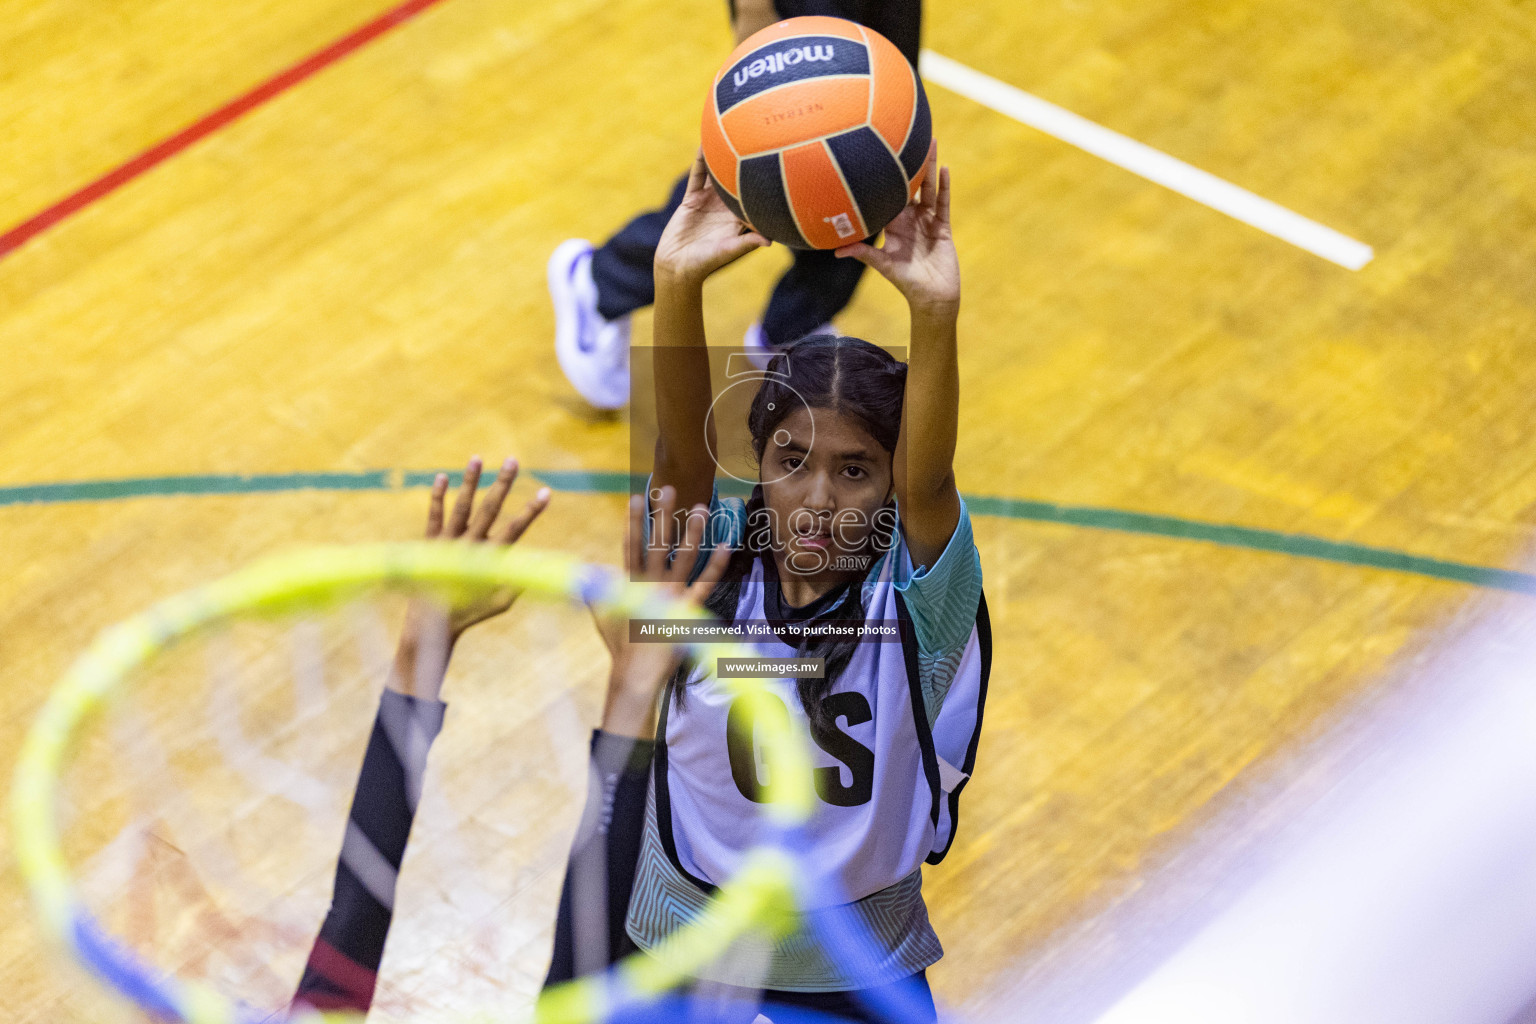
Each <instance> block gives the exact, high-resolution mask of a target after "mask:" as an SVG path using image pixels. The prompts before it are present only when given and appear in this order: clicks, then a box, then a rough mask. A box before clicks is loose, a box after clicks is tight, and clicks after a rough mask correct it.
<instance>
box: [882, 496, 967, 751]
mask: <svg viewBox="0 0 1536 1024" xmlns="http://www.w3.org/2000/svg"><path fill="white" fill-rule="evenodd" d="M896 589H897V590H899V591H901V595H902V597H903V598H904V599H905V601H906V605H907V611H908V612H910V613H911V615H912V627H913V629H914V630H915V631H916V633H917V648H918V669H919V674H920V675H921V679H920V683H921V685H922V691H923V703H924V705H926V707H927V711H928V719H929V721H932V720H933V718H934V717H935V716H936V715H938V713H939V709H940V708H941V707H942V706H943V704H944V696H945V694H947V693H948V692H949V686H950V684H951V683H952V682H954V679H955V671H956V670H957V669H958V668H959V667H960V658H961V656H962V655H963V654H964V653H965V645H966V644H967V643H968V642H969V641H970V638H971V630H972V629H973V628H974V627H975V625H976V609H977V607H978V606H979V605H980V603H981V553H980V552H978V551H977V550H976V538H975V536H974V535H973V534H972V532H971V513H970V510H969V509H967V508H966V507H965V499H964V498H961V499H960V521H959V522H958V523H956V524H955V532H954V533H953V534H951V535H950V538H949V543H948V544H947V545H945V547H944V551H943V553H942V554H940V555H939V558H938V561H936V562H934V563H933V565H932V566H918V567H917V568H916V569H914V570H913V572H912V575H911V576H910V577H909V578H908V579H906V580H905V581H899V582H897V584H896Z"/></svg>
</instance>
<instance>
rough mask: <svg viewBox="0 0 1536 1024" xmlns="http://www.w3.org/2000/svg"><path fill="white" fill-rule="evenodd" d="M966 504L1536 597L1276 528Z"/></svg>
mask: <svg viewBox="0 0 1536 1024" xmlns="http://www.w3.org/2000/svg"><path fill="white" fill-rule="evenodd" d="M965 503H966V506H967V507H968V508H970V510H971V511H972V512H973V513H975V514H977V515H984V516H999V517H1001V518H1004V519H1026V520H1030V521H1032V522H1037V523H1063V524H1065V525H1068V526H1086V527H1089V528H1091V529H1095V530H1116V531H1119V532H1121V533H1139V534H1149V535H1152V536H1158V537H1177V538H1179V539H1180V540H1201V541H1206V542H1208V543H1211V544H1223V545H1226V546H1227V547H1234V548H1247V549H1248V550H1250V551H1272V552H1276V553H1278V554H1284V555H1294V556H1296V557H1299V558H1315V559H1319V560H1321V561H1325V562H1339V563H1342V564H1344V565H1359V566H1365V567H1368V568H1372V569H1387V570H1389V571H1392V572H1406V573H1412V574H1414V575H1416V576H1429V577H1432V578H1434V579H1440V580H1452V581H1455V582H1457V583H1470V584H1472V585H1473V586H1478V587H1488V588H1490V589H1493V590H1510V591H1514V592H1516V593H1522V594H1536V575H1532V574H1530V573H1524V572H1515V571H1514V570H1511V569H1490V568H1487V567H1485V566H1480V565H1467V564H1465V563H1462V562H1447V561H1445V560H1443V559H1439V558H1426V557H1424V556H1422V555H1411V554H1408V553H1407V552H1405V551H1394V550H1392V549H1390V548H1376V547H1370V546H1368V545H1365V544H1349V543H1345V542H1343V541H1336V540H1324V539H1323V538H1321V537H1311V536H1308V535H1307V534H1304V533H1281V532H1279V531H1278V530H1259V529H1255V528H1253V527H1249V526H1230V525H1223V524H1220V523H1202V522H1198V521H1196V520H1193V519H1175V518H1173V517H1172V516H1156V515H1150V514H1148V513H1145V512H1126V511H1122V510H1120V509H1113V508H1094V507H1092V506H1088V505H1053V504H1050V503H1048V502H1043V501H1021V500H1019V499H1017V498H991V497H986V496H984V495H970V494H968V495H966V496H965Z"/></svg>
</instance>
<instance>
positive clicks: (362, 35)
mask: <svg viewBox="0 0 1536 1024" xmlns="http://www.w3.org/2000/svg"><path fill="white" fill-rule="evenodd" d="M442 2H443V0H406V2H405V3H403V4H401V5H400V6H398V7H396V8H394V9H392V10H390V11H386V12H385V13H384V14H382V15H380V16H379V17H377V18H375V19H374V20H373V21H370V22H368V23H367V24H366V25H364V26H362V27H361V28H358V29H355V30H354V31H352V32H350V33H348V34H347V35H345V36H342V37H341V38H340V39H338V40H336V41H335V42H334V43H332V44H330V45H329V46H327V47H325V48H324V49H323V50H318V51H316V52H315V53H312V54H310V55H309V56H308V57H305V58H304V59H303V60H301V61H299V62H298V63H297V64H295V65H293V66H292V67H290V68H288V69H287V70H286V71H282V72H279V73H278V74H277V75H274V76H273V77H272V78H269V79H267V80H266V81H265V82H263V83H261V84H260V85H258V86H257V87H256V88H254V89H252V90H251V91H250V92H248V93H246V94H245V95H244V96H241V97H239V98H237V99H235V100H232V101H231V102H229V103H226V104H225V105H224V106H222V107H220V108H219V109H218V110H215V111H214V112H213V113H211V114H208V115H206V116H204V117H203V118H201V119H200V120H198V121H196V122H194V123H193V124H191V125H188V126H187V127H186V128H183V129H182V130H181V131H179V132H177V133H176V134H175V135H172V136H171V137H170V138H167V139H162V140H161V141H159V142H157V143H156V144H155V145H153V146H151V147H150V148H149V149H146V150H145V151H144V152H142V153H140V154H139V155H138V156H136V157H134V158H133V159H132V160H129V161H128V162H127V163H125V164H120V165H119V166H117V167H114V168H113V169H112V170H110V171H108V172H107V173H106V174H103V175H102V176H101V177H99V178H97V179H96V180H95V181H93V182H91V183H90V184H89V185H87V186H85V187H84V188H82V189H81V190H80V191H78V192H76V193H74V194H73V195H70V196H66V197H65V198H63V199H61V200H59V201H58V202H57V203H54V204H53V205H52V206H50V207H48V209H46V210H44V211H43V212H42V213H39V214H37V215H36V216H34V217H31V218H30V219H28V220H25V221H22V222H21V223H20V224H18V225H16V226H15V227H13V228H11V229H10V230H9V231H7V232H6V233H5V234H3V235H0V259H4V258H5V257H6V256H7V255H9V254H10V253H12V252H14V251H15V250H16V249H19V248H20V247H21V246H23V245H25V244H26V243H27V242H29V241H31V240H32V239H33V238H35V237H37V236H38V235H40V234H42V233H43V232H44V231H47V230H48V229H49V228H51V227H53V226H54V225H55V224H57V223H59V222H60V221H62V220H65V219H67V218H69V217H71V216H73V215H74V214H76V213H79V212H80V211H81V210H83V209H85V208H86V207H87V206H90V205H91V204H92V203H94V202H96V201H97V200H98V199H101V198H103V197H104V196H107V195H110V194H111V193H113V192H115V191H116V190H117V189H119V188H121V187H122V186H124V185H126V184H127V183H128V182H130V181H132V180H133V179H134V178H137V177H138V176H139V175H141V174H143V173H144V172H145V171H148V170H150V169H151V168H153V167H155V166H157V165H158V164H160V163H162V162H164V161H165V160H168V159H170V158H171V157H173V156H175V155H176V154H177V153H180V152H181V151H182V150H184V149H186V148H187V147H188V146H190V145H192V144H193V143H194V142H197V141H198V140H199V139H202V138H204V137H206V136H208V135H212V134H213V133H214V132H216V131H218V130H219V129H220V128H223V127H224V126H225V125H227V124H229V123H230V122H231V121H234V120H235V119H236V118H238V117H240V116H241V115H242V114H246V113H249V112H250V111H252V110H255V109H256V108H257V107H259V106H261V105H262V104H263V103H266V102H267V101H268V100H270V99H273V98H274V97H276V96H279V95H281V94H282V93H284V92H287V91H288V90H289V89H291V88H293V87H294V86H295V85H298V84H299V83H300V82H302V81H304V80H305V79H306V78H308V77H309V76H310V75H313V74H314V73H315V72H317V71H319V70H321V69H322V68H325V67H327V66H329V65H331V64H334V63H336V62H337V61H338V60H341V58H343V57H345V56H346V55H347V54H349V53H352V52H353V51H354V50H357V49H360V48H361V47H363V46H366V45H367V44H368V43H371V42H373V40H375V39H377V38H378V37H379V36H381V35H383V34H384V33H386V32H388V31H389V30H390V29H392V28H394V27H395V26H397V25H400V24H403V23H404V22H406V21H409V20H410V19H411V18H414V17H415V16H416V15H418V14H420V13H421V12H422V11H424V10H426V9H427V8H428V7H432V6H434V5H436V4H439V3H442Z"/></svg>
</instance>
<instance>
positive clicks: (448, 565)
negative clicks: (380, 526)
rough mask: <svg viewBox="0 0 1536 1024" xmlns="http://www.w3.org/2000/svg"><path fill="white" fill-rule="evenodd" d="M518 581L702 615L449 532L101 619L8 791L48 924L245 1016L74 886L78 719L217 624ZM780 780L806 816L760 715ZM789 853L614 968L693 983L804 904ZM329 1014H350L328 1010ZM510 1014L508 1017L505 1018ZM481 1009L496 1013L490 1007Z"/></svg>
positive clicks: (785, 760)
mask: <svg viewBox="0 0 1536 1024" xmlns="http://www.w3.org/2000/svg"><path fill="white" fill-rule="evenodd" d="M486 587H513V588H516V589H518V590H520V591H524V592H526V593H529V594H533V595H535V596H538V597H542V598H566V599H573V600H583V601H587V602H589V603H593V604H597V605H599V606H601V607H603V608H605V609H606V610H611V611H612V612H614V613H616V614H624V615H630V616H633V617H636V618H641V617H643V618H707V617H708V615H707V614H706V613H705V612H702V611H700V610H699V609H696V608H694V607H693V606H691V605H689V604H686V603H684V602H670V603H666V602H659V601H658V600H657V599H656V598H655V597H654V596H653V595H652V594H651V588H649V587H646V586H644V585H639V584H634V583H629V582H627V581H625V580H623V579H622V578H621V577H620V576H619V575H618V574H617V573H616V572H614V571H612V570H608V569H603V568H600V567H596V566H590V565H585V564H583V563H581V562H578V561H576V560H575V559H573V558H570V557H569V556H565V555H560V554H555V553H552V552H546V551H537V550H530V549H526V548H502V547H493V546H488V545H470V544H449V543H441V542H437V543H428V542H416V543H403V544H373V545H356V546H348V547H324V548H313V549H308V550H301V551H295V552H290V553H286V554H281V555H276V556H273V557H270V558H266V559H263V560H261V561H259V562H256V563H254V564H252V565H250V566H248V567H247V568H245V569H242V570H240V571H238V572H235V573H233V574H231V575H229V576H226V577H225V578H223V579H221V580H218V581H216V582H214V583H210V584H208V585H206V586H203V587H199V588H197V589H195V590H191V591H187V592H186V593H183V594H179V595H177V596H175V597H171V598H167V599H166V600H164V601H161V602H160V603H158V604H156V605H155V606H154V607H152V608H150V609H149V610H147V611H145V612H143V613H141V614H140V615H137V616H135V617H134V618H132V619H129V620H127V621H126V622H123V623H120V624H118V625H116V626H113V627H111V628H110V629H107V630H106V631H104V632H103V633H102V634H101V635H100V636H99V637H98V638H97V639H96V641H95V642H94V643H93V644H92V645H91V647H90V648H89V649H88V650H87V651H86V652H85V653H84V654H83V655H81V657H80V658H79V660H77V661H76V662H75V664H74V665H73V666H72V667H71V668H70V670H69V671H68V672H67V673H66V674H65V676H64V678H63V679H62V680H60V682H59V684H58V685H57V686H56V687H55V689H54V691H53V693H52V695H51V696H50V697H49V699H48V702H47V704H46V705H45V706H44V707H43V710H42V712H41V714H39V716H38V718H37V720H36V721H35V722H34V723H33V725H32V728H31V730H30V731H29V732H28V734H27V738H26V741H25V743H24V744H23V745H22V750H21V756H20V759H19V760H18V762H17V765H16V774H15V778H14V780H13V784H12V794H11V831H12V838H13V841H14V843H15V847H16V859H17V863H18V865H19V866H20V869H21V873H22V876H23V878H24V879H25V881H26V883H27V886H28V888H29V889H30V891H31V893H32V899H33V903H34V905H35V906H36V908H37V912H38V915H39V916H40V917H41V919H42V923H43V926H44V928H45V930H46V931H47V932H48V934H49V936H50V937H51V938H52V939H53V940H54V941H55V942H57V943H59V944H61V945H63V946H64V947H65V948H66V949H68V950H69V952H70V953H71V954H73V955H74V956H75V957H76V958H77V959H78V960H80V961H81V962H82V963H83V964H84V965H85V966H86V967H87V968H89V969H90V970H91V971H92V972H93V973H95V974H96V975H97V976H98V977H99V978H101V979H102V980H103V981H105V982H107V983H109V984H111V985H112V986H113V987H114V988H115V989H117V991H118V993H119V994H120V995H121V996H122V997H124V998H126V999H129V1000H131V1001H133V1002H134V1003H135V1004H137V1005H138V1006H139V1007H140V1008H143V1009H149V1010H151V1012H156V1011H158V1012H160V1013H161V1014H163V1013H164V1012H165V1011H167V1010H169V1011H170V1012H171V1013H173V1014H175V1015H176V1016H178V1017H180V1019H182V1020H185V1021H188V1022H189V1024H237V1022H240V1021H242V1020H243V1019H244V1017H243V1015H242V1013H241V1011H240V1008H239V1006H238V1005H237V1004H236V1003H235V1002H234V1001H233V1000H231V999H230V998H228V997H227V996H225V995H223V994H222V993H220V992H218V991H216V990H214V989H213V988H211V987H209V986H207V985H205V984H202V983H200V982H186V981H181V980H178V979H175V978H165V979H158V978H156V977H155V976H154V975H153V973H152V972H151V971H150V970H147V969H146V968H145V965H142V964H139V963H138V962H137V960H136V958H134V957H133V955H132V954H131V953H129V952H128V951H127V950H126V949H125V948H124V947H122V946H120V945H118V944H117V943H115V942H113V941H112V940H111V939H110V937H108V936H106V935H105V934H104V933H102V932H101V930H100V929H99V927H97V926H96V924H95V921H94V919H93V918H92V917H91V915H90V913H89V912H88V911H87V910H86V908H85V907H84V906H83V904H82V903H81V902H80V899H79V897H78V895H77V893H76V892H75V888H74V885H73V884H72V882H71V880H70V874H69V868H68V865H67V864H66V863H65V861H64V855H63V852H62V850H61V848H60V843H59V832H58V821H57V818H56V816H55V807H56V802H57V801H56V796H57V790H58V783H59V774H60V770H61V768H62V767H63V763H64V760H65V758H66V756H67V754H68V751H69V746H70V743H71V741H72V740H73V738H74V736H75V734H76V732H77V730H78V729H79V728H80V726H81V724H82V723H83V722H84V721H85V720H86V719H87V718H88V717H89V716H90V715H91V714H93V713H94V712H95V711H96V710H97V709H98V708H99V707H100V705H101V702H102V700H103V699H104V698H105V697H106V696H108V695H109V694H110V693H111V692H112V691H113V689H115V688H116V687H117V686H118V685H119V684H121V683H122V682H123V680H124V679H125V678H127V676H128V674H129V673H131V672H132V671H134V670H135V669H136V668H138V667H139V666H141V665H143V664H144V663H145V662H147V661H149V660H150V659H151V658H153V657H154V656H155V655H156V654H158V653H159V652H160V651H162V650H164V649H165V648H166V647H168V646H169V645H170V644H172V643H173V642H174V641H176V640H179V639H181V638H184V637H187V636H189V635H191V634H194V633H196V632H198V631H200V630H203V629H206V628H209V627H211V626H214V625H216V624H218V623H220V622H223V621H226V620H229V619H235V618H244V617H261V616H265V615H278V614H285V613H292V612H297V611H302V610H304V609H306V608H320V607H324V606H327V605H334V604H339V603H341V602H344V601H346V600H350V599H354V598H357V597H361V596H364V595H366V594H368V593H370V592H375V591H381V590H404V591H410V592H419V593H427V594H433V593H435V594H440V595H444V596H451V595H452V594H453V592H454V591H455V590H467V589H483V588H486ZM682 646H686V647H688V648H689V649H690V650H691V651H692V652H693V653H694V654H695V655H696V656H697V657H698V658H699V661H700V663H701V664H703V665H706V666H708V665H710V664H711V662H710V661H709V660H708V657H707V656H726V657H750V656H751V652H750V651H749V650H747V649H745V648H742V647H739V646H734V645H733V646H729V647H723V646H719V645H715V646H714V647H713V648H712V649H709V648H706V647H705V646H703V645H694V644H686V645H682ZM721 682H722V684H723V685H725V686H726V687H728V688H729V689H731V690H733V691H735V693H736V695H738V696H741V697H745V698H748V699H752V698H761V697H762V696H764V695H765V693H766V690H765V689H764V686H763V683H762V682H761V681H758V680H751V679H728V680H721ZM757 721H758V722H759V729H760V730H761V731H760V733H759V735H760V737H761V739H762V742H763V753H764V757H765V760H766V761H767V765H768V768H769V777H770V779H771V780H772V784H771V786H770V788H769V790H768V792H767V794H766V795H767V797H768V798H769V801H770V802H769V803H768V805H767V813H768V815H769V817H770V818H771V819H772V820H773V821H774V822H775V823H776V824H780V825H794V824H797V823H800V822H803V821H805V820H806V819H807V818H808V817H809V816H810V813H811V808H812V801H813V799H814V789H813V786H812V777H811V762H810V758H809V754H808V751H807V750H806V748H805V744H804V741H803V739H802V738H801V737H800V736H799V735H798V734H797V733H795V732H793V731H792V730H791V729H790V728H789V726H788V723H787V720H784V719H782V718H780V717H776V716H773V715H761V716H757ZM791 869H792V864H791V862H790V860H789V858H788V857H787V855H785V854H783V853H782V852H780V851H778V850H774V849H769V848H766V847H765V848H760V849H758V850H756V851H754V852H753V853H752V855H751V856H749V857H748V858H747V860H746V862H745V863H744V866H743V867H742V869H741V870H740V871H739V872H738V873H737V874H736V876H735V877H733V878H732V879H730V880H729V881H728V882H727V883H726V884H725V885H722V886H721V887H720V888H719V890H718V891H717V892H716V893H715V895H714V896H713V897H712V898H711V900H710V902H709V903H708V904H707V905H706V907H705V908H704V911H703V912H702V913H701V914H700V915H699V916H698V917H697V918H696V919H695V920H694V921H692V922H690V923H689V924H688V925H687V926H685V927H684V928H681V929H679V930H678V931H677V932H676V933H675V934H674V935H672V936H671V937H670V938H669V940H668V941H667V942H666V943H664V944H663V945H662V946H661V947H660V948H658V949H656V950H652V951H651V952H650V953H648V954H646V953H637V954H634V955H632V956H631V957H630V958H628V959H627V960H625V961H623V962H622V963H620V964H619V965H618V966H617V969H616V971H615V972H614V975H613V976H614V977H615V978H617V979H619V980H620V981H621V982H622V983H623V985H622V987H623V988H627V989H628V990H629V992H630V993H632V994H634V995H639V996H647V995H655V994H659V993H661V992H664V991H666V990H668V989H670V988H673V987H675V986H677V985H678V984H680V983H681V982H683V981H685V980H687V979H688V978H689V977H690V976H692V975H693V974H694V973H695V972H696V971H697V970H699V969H700V968H702V967H703V966H704V965H705V964H707V963H708V962H709V961H710V960H711V959H713V958H714V957H715V956H717V955H718V954H719V953H720V952H721V951H722V950H724V949H725V948H726V947H728V946H729V945H730V944H731V943H732V941H733V940H734V939H735V938H737V937H738V936H740V935H743V934H745V933H746V932H748V931H751V930H754V929H758V928H762V929H765V930H767V931H769V932H771V933H775V934H782V933H783V932H784V931H785V930H786V929H787V928H788V927H790V926H791V922H792V921H793V915H794V912H795V909H796V907H795V899H794V885H793V878H792V874H791ZM607 982H608V979H607V977H606V976H596V977H592V978H580V979H577V980H575V981H571V982H567V983H565V984H563V985H560V986H557V987H555V988H551V989H549V990H548V991H546V992H545V993H544V994H543V996H541V998H540V999H539V1002H538V1005H537V1007H536V1008H535V1009H534V1017H535V1019H536V1020H537V1021H538V1022H539V1024H588V1022H592V1021H596V1020H598V1019H599V1018H600V1017H602V1016H603V1014H604V1013H605V1012H606V1010H607V1009H608V1006H609V1000H610V998H611V997H610V989H609V987H608V983H607ZM321 1016H322V1017H324V1019H326V1020H341V1019H344V1018H348V1017H351V1018H355V1017H356V1015H348V1014H334V1013H329V1014H323V1015H321ZM498 1016H500V1015H498ZM475 1019H488V1018H486V1017H485V1015H483V1014H477V1015H475Z"/></svg>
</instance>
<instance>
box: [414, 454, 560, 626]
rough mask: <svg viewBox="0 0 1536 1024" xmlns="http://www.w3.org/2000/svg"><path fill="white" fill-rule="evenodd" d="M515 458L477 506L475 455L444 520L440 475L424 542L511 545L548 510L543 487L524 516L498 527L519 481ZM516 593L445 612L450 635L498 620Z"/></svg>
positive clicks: (443, 476)
mask: <svg viewBox="0 0 1536 1024" xmlns="http://www.w3.org/2000/svg"><path fill="white" fill-rule="evenodd" d="M517 470H518V465H517V459H515V458H508V459H507V460H506V461H504V462H503V463H502V464H501V469H500V471H498V472H497V474H496V480H495V481H494V482H493V483H492V484H491V486H490V487H489V488H488V489H487V490H486V492H485V495H484V496H483V497H482V498H481V500H480V503H479V505H478V507H477V506H476V504H475V497H476V492H477V491H478V490H479V487H480V474H481V463H480V457H479V456H476V457H474V458H472V459H470V460H469V465H467V466H465V467H464V482H463V483H462V484H460V485H459V494H458V497H457V498H455V499H454V502H453V510H452V511H451V512H449V513H448V515H447V517H446V518H445V517H444V515H443V504H444V498H445V497H446V496H447V494H448V474H447V473H439V474H438V475H437V479H435V480H433V481H432V498H431V502H430V504H429V505H428V507H427V534H426V535H427V539H428V540H456V541H460V542H462V543H466V544H496V545H499V546H503V547H505V546H506V545H509V544H515V543H516V542H517V539H518V538H519V537H521V536H522V535H523V533H524V532H525V531H526V530H527V529H528V527H529V526H531V525H532V524H533V521H534V520H535V519H537V518H538V517H539V514H540V513H541V512H543V511H544V510H545V509H546V508H548V507H549V488H548V487H541V488H539V490H538V492H537V493H535V494H534V496H533V498H532V499H531V500H530V501H529V502H528V503H527V504H526V505H524V506H523V509H522V511H520V512H518V513H517V514H516V515H512V516H509V517H507V518H506V519H505V520H502V521H501V522H500V523H499V524H498V522H497V520H498V519H500V518H501V511H502V506H503V505H504V504H505V503H506V500H507V495H508V493H510V492H511V490H512V485H513V484H514V483H515V482H516V481H517ZM516 599H517V592H516V591H515V590H512V589H510V588H508V589H505V590H497V591H492V592H489V593H485V594H479V595H476V596H475V597H474V598H473V599H468V600H465V601H462V602H460V603H459V604H456V605H455V606H454V607H452V608H449V609H448V633H449V636H450V637H451V638H453V639H457V638H458V637H459V636H460V635H462V634H463V632H464V631H465V630H466V629H468V628H469V627H470V626H473V625H475V624H476V623H479V622H484V621H485V620H486V619H489V618H491V617H493V616H496V615H500V614H501V613H502V612H504V611H506V610H507V609H508V608H510V607H512V602H513V601H515V600H516Z"/></svg>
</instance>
